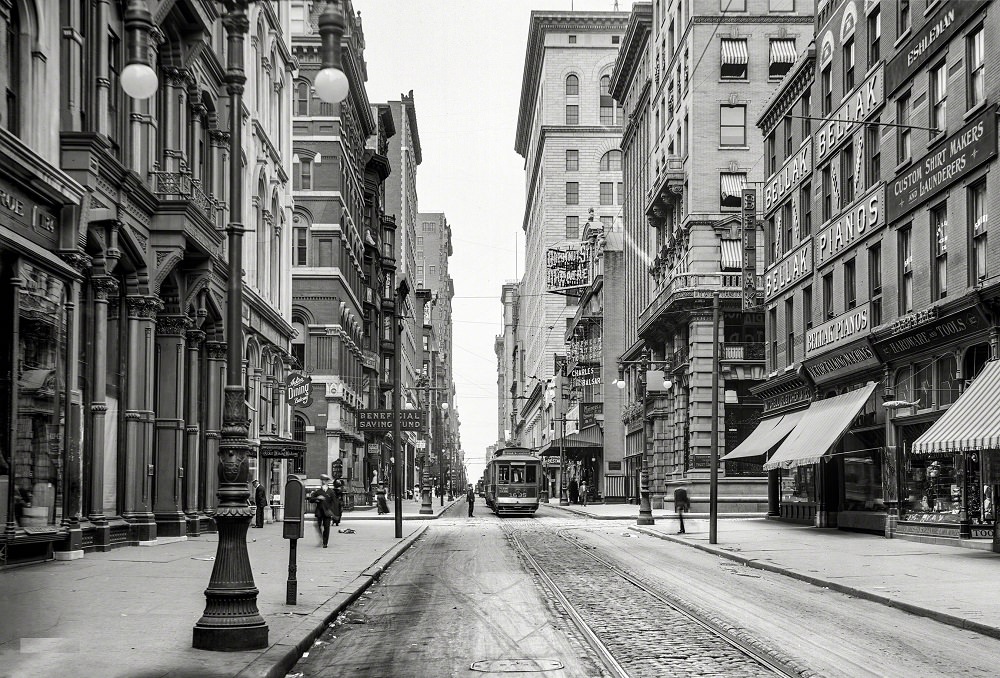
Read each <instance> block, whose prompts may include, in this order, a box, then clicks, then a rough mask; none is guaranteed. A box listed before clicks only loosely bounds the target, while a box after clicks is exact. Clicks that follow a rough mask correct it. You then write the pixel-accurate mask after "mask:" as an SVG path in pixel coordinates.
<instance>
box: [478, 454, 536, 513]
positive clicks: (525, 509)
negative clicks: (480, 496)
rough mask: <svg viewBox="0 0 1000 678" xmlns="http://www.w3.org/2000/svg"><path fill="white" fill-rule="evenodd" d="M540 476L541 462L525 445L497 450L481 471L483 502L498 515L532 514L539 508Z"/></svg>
mask: <svg viewBox="0 0 1000 678" xmlns="http://www.w3.org/2000/svg"><path fill="white" fill-rule="evenodd" d="M541 479H542V464H541V461H540V460H539V459H538V457H537V456H536V455H535V453H534V452H533V451H532V450H530V449H528V448H526V447H507V448H503V449H500V450H497V451H496V453H495V454H494V455H493V458H492V459H490V460H489V461H488V462H487V463H486V470H485V471H484V472H483V489H484V490H485V492H486V505H487V506H489V507H490V509H492V510H493V512H494V513H495V514H497V515H498V516H502V515H506V514H508V513H518V514H522V515H534V513H535V511H537V510H538V490H539V485H540V483H541Z"/></svg>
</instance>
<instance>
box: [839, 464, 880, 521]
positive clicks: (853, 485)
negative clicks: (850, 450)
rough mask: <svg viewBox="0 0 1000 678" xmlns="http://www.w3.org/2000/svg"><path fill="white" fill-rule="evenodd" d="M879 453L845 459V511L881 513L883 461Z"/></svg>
mask: <svg viewBox="0 0 1000 678" xmlns="http://www.w3.org/2000/svg"><path fill="white" fill-rule="evenodd" d="M880 457H881V455H880V454H879V453H878V452H867V453H861V454H852V455H850V456H846V457H844V510H845V511H881V510H883V509H884V508H885V504H884V501H883V498H882V460H881V458H880Z"/></svg>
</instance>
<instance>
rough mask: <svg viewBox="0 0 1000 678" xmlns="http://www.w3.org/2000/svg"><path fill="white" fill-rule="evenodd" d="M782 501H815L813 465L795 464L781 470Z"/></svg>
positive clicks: (787, 502) (788, 502)
mask: <svg viewBox="0 0 1000 678" xmlns="http://www.w3.org/2000/svg"><path fill="white" fill-rule="evenodd" d="M781 501H782V503H786V504H790V503H798V502H814V501H816V482H815V466H814V465H813V464H809V465H807V466H796V467H795V468H792V469H783V470H782V471H781Z"/></svg>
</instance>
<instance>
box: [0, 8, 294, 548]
mask: <svg viewBox="0 0 1000 678" xmlns="http://www.w3.org/2000/svg"><path fill="white" fill-rule="evenodd" d="M43 5H44V6H43ZM149 5H150V9H151V11H152V15H153V21H154V25H155V27H156V28H155V30H154V43H155V44H154V47H153V52H154V67H155V69H156V71H157V74H158V76H159V81H160V82H159V88H158V90H157V92H156V93H155V94H154V95H153V97H151V98H150V99H147V100H143V101H132V100H130V99H129V98H128V97H127V96H126V95H125V94H124V92H123V91H122V90H121V87H120V83H119V76H120V74H121V70H122V68H123V67H124V59H125V52H124V50H125V32H124V27H123V17H122V14H121V5H120V3H70V4H67V5H60V6H59V9H58V11H52V10H53V6H50V4H49V3H40V2H36V1H35V0H14V1H13V2H6V3H2V5H0V7H2V9H0V22H2V23H3V24H4V25H3V26H2V30H0V33H2V34H3V36H4V38H3V39H4V41H5V45H4V54H11V55H15V56H16V58H11V59H8V60H6V62H5V63H4V67H3V69H2V70H3V80H4V81H3V83H2V84H3V85H4V87H5V90H6V92H7V101H6V108H5V110H4V112H3V114H2V117H0V120H2V128H3V129H2V131H0V152H2V153H3V156H4V158H3V162H2V164H3V165H4V167H6V168H12V169H11V171H9V172H8V173H7V174H6V176H5V177H4V178H3V182H4V186H3V188H2V190H3V193H4V195H5V200H4V205H5V207H4V209H5V213H4V220H3V223H2V226H0V236H2V237H0V250H2V252H0V260H2V261H3V263H2V264H0V267H2V273H0V297H2V298H3V300H4V301H3V302H2V303H0V308H3V309H5V311H6V312H9V313H10V318H9V322H10V323H12V325H13V327H14V328H15V331H14V332H13V334H12V335H5V336H4V338H3V339H2V342H0V343H2V347H0V356H2V357H0V360H2V361H3V366H5V367H0V372H2V373H3V374H8V375H11V376H10V379H9V381H8V383H7V388H4V389H3V392H4V393H5V396H4V399H3V405H0V408H2V409H0V412H2V414H0V419H2V422H3V428H4V430H7V431H10V432H11V435H10V436H7V437H5V438H4V443H3V444H2V446H0V460H2V461H0V476H2V477H3V480H2V481H0V506H2V508H0V511H2V512H3V513H2V517H0V522H2V523H3V525H4V533H3V538H2V540H3V548H2V549H0V553H2V555H3V559H4V560H5V562H16V561H22V560H30V559H44V558H46V557H50V556H51V554H52V553H53V550H54V551H55V553H56V554H57V556H58V557H61V558H74V557H79V556H82V555H83V553H84V552H85V551H88V550H92V549H96V550H107V549H110V548H113V547H116V546H121V545H126V544H148V543H155V542H156V540H157V539H161V538H164V537H170V538H179V539H184V538H187V537H188V536H197V535H198V534H200V533H201V532H203V531H206V530H212V529H214V527H213V521H212V516H213V513H214V510H215V505H216V498H215V477H216V472H215V469H216V464H217V451H218V447H219V429H220V427H221V407H222V387H223V384H224V381H225V378H224V370H225V350H224V347H225V340H226V337H227V333H229V332H231V331H233V330H231V329H228V328H226V327H225V324H224V300H225V289H226V278H227V253H226V245H225V228H226V225H227V223H228V222H229V220H230V215H229V209H228V206H229V196H228V174H229V171H228V167H229V163H230V162H232V161H233V159H232V158H230V157H229V138H230V137H229V129H228V127H227V124H228V123H227V122H226V121H227V109H228V105H229V104H228V102H229V97H228V95H227V92H226V87H225V83H224V74H225V67H224V58H223V53H224V46H225V40H226V38H225V29H224V27H223V21H222V17H220V15H219V14H218V11H219V8H218V6H217V5H214V4H211V3H190V2H156V1H153V2H150V3H149ZM248 19H249V34H248V36H247V40H246V42H245V54H244V59H245V63H246V64H247V75H248V85H247V92H246V96H245V97H244V100H243V102H244V106H245V108H246V109H247V115H246V117H245V120H244V124H245V134H244V135H243V138H244V140H245V143H244V146H243V149H242V153H241V155H242V159H241V161H242V162H245V163H247V165H248V166H247V171H246V172H245V177H246V179H245V180H246V185H245V186H244V196H245V201H244V204H243V205H242V213H243V215H244V219H243V221H244V222H245V226H246V229H247V233H246V234H245V236H244V246H245V251H244V262H245V270H246V283H247V284H246V288H245V298H244V309H245V313H244V318H243V327H242V328H241V331H242V337H241V340H242V341H243V342H244V350H245V355H246V358H247V359H246V364H245V386H246V388H247V400H248V404H249V406H250V408H249V410H250V413H251V419H252V421H251V427H250V436H251V438H252V440H251V445H252V447H253V448H254V450H255V454H254V455H253V460H252V461H251V467H252V470H253V471H254V473H255V474H259V475H260V476H261V480H262V482H264V483H265V485H266V486H271V485H272V484H273V481H274V480H275V479H276V480H277V482H278V484H280V482H281V481H282V479H283V475H282V474H284V473H285V472H286V471H287V466H279V468H277V469H274V468H273V467H272V466H270V465H267V466H262V465H260V464H259V462H258V455H259V453H260V451H261V449H262V448H265V447H267V446H268V444H269V441H268V438H272V439H274V442H275V444H283V443H282V442H281V441H282V440H285V439H287V436H288V434H289V416H288V415H289V412H288V408H287V406H286V405H285V404H284V402H283V392H284V391H283V389H282V388H281V387H280V384H281V382H282V381H283V379H284V376H285V374H286V372H287V370H288V369H289V367H290V365H291V354H290V352H289V340H290V337H291V335H292V326H291V322H290V320H291V308H290V306H291V285H290V276H289V275H288V267H289V256H290V246H289V244H290V229H288V228H287V224H288V223H289V222H290V219H291V196H290V185H289V169H290V164H291V163H290V160H291V139H290V134H289V132H290V129H291V127H290V105H289V102H288V101H287V100H286V96H285V95H286V94H287V93H288V92H289V90H290V87H291V71H292V66H293V61H292V58H291V53H290V50H289V47H288V28H289V23H288V22H289V15H288V7H287V6H286V5H285V4H284V3H257V4H255V5H253V6H252V8H251V10H250V12H249V16H248Z"/></svg>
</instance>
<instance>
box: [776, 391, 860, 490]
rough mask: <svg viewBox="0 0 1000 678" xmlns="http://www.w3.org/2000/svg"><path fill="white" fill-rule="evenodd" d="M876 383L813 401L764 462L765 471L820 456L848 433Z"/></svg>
mask: <svg viewBox="0 0 1000 678" xmlns="http://www.w3.org/2000/svg"><path fill="white" fill-rule="evenodd" d="M876 386H878V384H876V383H875V382H869V383H868V385H867V386H862V387H861V388H859V389H855V390H853V391H850V392H848V393H844V394H843V395H839V396H834V397H833V398H826V399H825V400H816V401H814V402H813V403H812V405H810V406H809V409H807V410H806V411H805V413H804V414H803V415H802V419H800V420H799V423H798V425H796V427H795V430H793V431H792V432H791V433H790V434H789V435H788V437H787V438H785V442H783V443H782V444H781V447H779V448H778V451H777V452H775V453H774V456H773V457H771V458H770V459H768V460H767V462H765V463H764V470H765V471H770V470H771V469H776V468H793V467H795V466H804V465H806V464H815V463H816V462H817V461H819V460H820V459H822V458H823V457H824V456H826V454H827V453H828V452H829V451H830V450H831V449H832V448H833V446H834V445H836V444H837V443H838V442H839V441H840V439H841V438H843V437H844V434H845V433H847V429H848V428H850V426H851V422H853V421H854V419H855V417H857V416H858V413H860V412H861V409H862V408H863V407H864V406H865V403H867V402H868V399H869V398H871V396H872V393H874V392H875V387H876Z"/></svg>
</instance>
